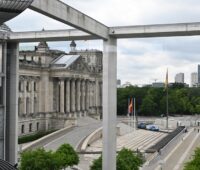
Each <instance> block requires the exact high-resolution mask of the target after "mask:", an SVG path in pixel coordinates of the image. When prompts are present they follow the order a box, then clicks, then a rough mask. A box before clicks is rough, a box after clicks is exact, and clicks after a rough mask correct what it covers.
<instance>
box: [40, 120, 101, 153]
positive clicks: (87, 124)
mask: <svg viewBox="0 0 200 170" xmlns="http://www.w3.org/2000/svg"><path fill="white" fill-rule="evenodd" d="M77 125H78V126H76V127H75V128H73V130H72V131H70V132H68V133H66V134H65V135H63V136H61V137H60V138H57V139H54V140H53V141H51V142H50V143H48V144H46V145H45V146H44V148H45V149H46V150H53V151H55V150H56V149H57V148H58V147H59V146H60V145H62V144H64V143H68V144H70V145H72V146H73V147H74V148H76V147H77V145H78V144H79V142H80V141H81V140H82V139H83V138H85V137H86V136H88V135H89V134H90V133H92V132H93V131H94V130H96V129H97V128H99V127H101V126H102V123H101V121H98V120H95V119H92V118H89V117H82V118H80V119H78V120H77Z"/></svg>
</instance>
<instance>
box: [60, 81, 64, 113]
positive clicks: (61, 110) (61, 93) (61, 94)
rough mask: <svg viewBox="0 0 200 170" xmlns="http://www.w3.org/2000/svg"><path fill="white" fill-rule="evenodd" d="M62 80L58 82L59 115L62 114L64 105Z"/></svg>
mask: <svg viewBox="0 0 200 170" xmlns="http://www.w3.org/2000/svg"><path fill="white" fill-rule="evenodd" d="M64 85H65V84H64V79H61V80H60V112H61V113H64V112H65V110H64V106H65V103H64V94H65V93H64Z"/></svg>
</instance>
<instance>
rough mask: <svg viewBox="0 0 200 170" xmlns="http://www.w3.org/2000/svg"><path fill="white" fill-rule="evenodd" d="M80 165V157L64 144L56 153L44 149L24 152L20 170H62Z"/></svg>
mask: <svg viewBox="0 0 200 170" xmlns="http://www.w3.org/2000/svg"><path fill="white" fill-rule="evenodd" d="M78 163H79V157H78V155H77V153H76V152H75V151H74V149H73V148H72V147H71V146H70V145H69V144H63V145H61V146H60V147H59V148H58V150H57V151H56V152H52V151H45V150H44V149H42V148H39V149H36V150H30V151H25V152H23V153H22V155H21V163H20V168H19V169H20V170H36V169H37V170H60V169H63V168H66V167H68V166H73V165H77V164H78Z"/></svg>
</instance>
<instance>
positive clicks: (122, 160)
mask: <svg viewBox="0 0 200 170" xmlns="http://www.w3.org/2000/svg"><path fill="white" fill-rule="evenodd" d="M142 164H143V158H142V156H141V154H140V153H138V154H136V153H134V152H133V151H131V150H129V149H125V148H124V149H122V150H121V151H120V152H119V153H118V155H117V170H139V167H140V166H141V165H142ZM90 170H102V156H100V157H99V158H98V159H96V160H94V161H93V164H92V165H91V166H90Z"/></svg>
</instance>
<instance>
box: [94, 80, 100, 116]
mask: <svg viewBox="0 0 200 170" xmlns="http://www.w3.org/2000/svg"><path fill="white" fill-rule="evenodd" d="M99 97H100V93H99V80H98V79H96V81H95V107H96V114H98V115H99V106H100V105H99ZM99 116H100V115H99Z"/></svg>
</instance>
